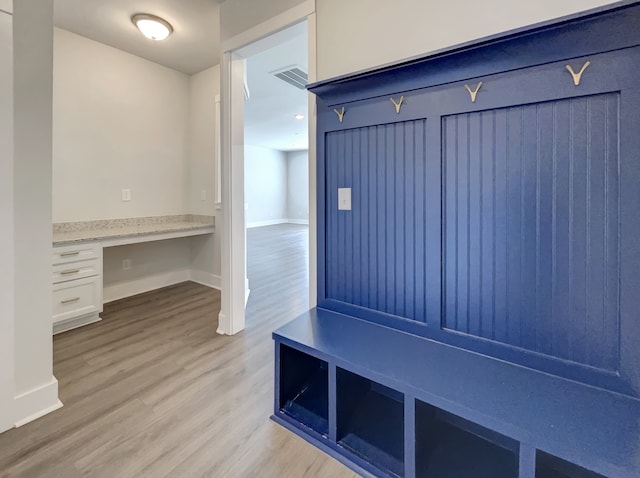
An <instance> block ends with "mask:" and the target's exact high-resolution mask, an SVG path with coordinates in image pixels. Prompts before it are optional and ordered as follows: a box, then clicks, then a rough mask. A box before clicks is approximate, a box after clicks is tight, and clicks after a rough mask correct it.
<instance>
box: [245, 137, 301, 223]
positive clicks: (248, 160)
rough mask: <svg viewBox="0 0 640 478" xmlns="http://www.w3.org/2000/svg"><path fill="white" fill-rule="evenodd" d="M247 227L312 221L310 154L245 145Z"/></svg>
mask: <svg viewBox="0 0 640 478" xmlns="http://www.w3.org/2000/svg"><path fill="white" fill-rule="evenodd" d="M244 160H245V193H244V194H245V204H246V206H247V210H246V218H247V227H259V226H267V225H271V224H282V223H285V222H295V223H304V224H307V223H308V221H309V153H308V151H296V152H288V153H285V152H282V151H276V150H273V149H268V148H262V147H258V146H250V145H245V148H244Z"/></svg>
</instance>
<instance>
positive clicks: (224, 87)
mask: <svg viewBox="0 0 640 478" xmlns="http://www.w3.org/2000/svg"><path fill="white" fill-rule="evenodd" d="M305 20H306V21H307V36H308V50H309V65H308V70H309V82H314V81H315V80H316V71H317V70H316V14H315V0H305V1H304V2H302V3H301V4H300V5H298V6H296V7H294V8H292V9H289V10H287V11H285V12H284V13H281V14H280V15H277V16H275V17H273V18H271V19H269V20H267V21H265V22H263V23H261V24H259V25H257V26H255V27H253V28H251V29H249V30H247V31H245V32H243V33H241V34H239V35H236V36H234V37H232V38H230V39H228V40H226V41H224V42H223V43H222V61H221V71H220V89H221V95H222V124H221V140H222V141H221V142H222V161H221V163H222V164H221V166H222V167H221V176H222V180H221V187H222V195H221V199H222V297H221V308H220V315H219V316H218V330H217V332H218V333H219V334H222V335H234V334H236V333H238V332H240V331H242V330H243V329H244V327H245V306H246V300H247V298H248V281H247V276H246V270H247V260H246V227H245V207H244V204H245V203H244V201H245V200H244V131H243V130H244V114H243V113H244V112H243V101H242V91H243V86H244V78H243V75H240V72H241V71H243V67H241V66H240V63H241V61H240V59H238V58H237V57H235V56H234V52H237V51H238V50H239V49H241V48H243V47H246V46H247V45H250V44H251V43H254V42H256V41H258V40H262V39H263V38H265V37H268V36H269V35H272V34H274V33H277V32H279V31H281V30H284V29H285V28H288V27H290V26H292V25H295V24H297V23H300V22H303V21H305ZM308 116H309V118H308V127H309V132H310V134H309V306H310V307H315V305H316V302H317V275H316V272H317V240H316V231H317V223H316V137H315V131H316V111H315V97H314V96H313V95H311V94H309V114H308Z"/></svg>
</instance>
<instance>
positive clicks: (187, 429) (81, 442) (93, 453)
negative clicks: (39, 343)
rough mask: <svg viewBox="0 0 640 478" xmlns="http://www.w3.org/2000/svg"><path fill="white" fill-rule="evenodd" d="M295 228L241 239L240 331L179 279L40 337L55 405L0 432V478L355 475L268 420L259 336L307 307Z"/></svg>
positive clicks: (263, 345) (303, 237)
mask: <svg viewBox="0 0 640 478" xmlns="http://www.w3.org/2000/svg"><path fill="white" fill-rule="evenodd" d="M307 234H308V232H307V227H305V226H295V225H283V226H270V227H264V228H259V229H251V230H249V231H248V255H249V270H248V275H249V281H250V287H251V296H250V299H249V303H248V306H247V328H246V330H245V331H243V332H242V333H240V334H239V335H237V336H235V337H223V336H219V335H216V334H215V330H216V326H217V315H218V312H219V310H220V294H219V292H217V291H213V290H211V289H208V288H206V287H203V286H199V285H197V284H193V283H189V282H187V283H183V284H178V285H175V286H171V287H168V288H165V289H161V290H158V291H154V292H150V293H147V294H142V295H139V296H136V297H132V298H129V299H125V300H121V301H118V302H115V303H112V304H109V305H108V306H107V307H105V312H104V314H103V318H104V320H103V321H102V322H100V323H97V324H94V325H91V326H87V327H84V328H81V329H77V330H75V331H71V332H67V333H64V334H61V335H58V336H56V337H55V339H54V373H55V375H56V377H57V378H58V380H59V382H60V396H61V399H62V401H63V402H64V404H65V406H64V407H63V408H62V409H60V410H58V411H56V412H54V413H52V414H50V415H48V416H46V417H44V418H42V419H40V420H37V421H35V422H33V423H30V424H28V425H26V426H24V427H22V428H19V429H14V430H10V431H8V432H6V433H4V434H1V435H0V476H2V477H14V476H16V477H28V478H32V477H61V478H74V477H80V476H84V477H105V478H107V477H108V478H112V477H114V478H115V477H117V478H125V477H154V478H156V477H158V478H160V477H166V476H170V477H200V476H207V477H234V478H235V477H331V478H334V477H336V478H339V477H355V476H357V475H354V474H353V473H352V472H350V471H349V470H347V469H346V468H345V467H344V466H342V465H341V464H339V463H338V462H336V461H335V460H333V459H331V458H329V457H328V456H326V455H324V454H323V453H322V452H320V451H318V450H317V449H315V448H314V447H312V446H311V445H309V444H307V443H306V442H304V441H303V440H302V439H300V438H298V437H296V436H295V435H293V434H292V433H290V432H288V431H286V430H284V429H283V428H281V427H279V426H278V425H276V424H274V423H273V422H271V421H270V420H269V416H270V414H271V411H272V407H273V342H272V340H271V331H272V330H273V329H275V328H277V327H278V326H280V325H282V324H284V323H286V322H288V321H289V320H291V319H293V318H294V317H295V316H296V315H298V314H299V313H301V312H303V311H304V310H305V309H306V308H307V306H308V304H307V287H308V277H307V267H306V264H307V247H306V241H307V237H308V236H307Z"/></svg>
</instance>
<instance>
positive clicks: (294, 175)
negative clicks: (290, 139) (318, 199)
mask: <svg viewBox="0 0 640 478" xmlns="http://www.w3.org/2000/svg"><path fill="white" fill-rule="evenodd" d="M287 218H288V219H289V220H292V221H296V222H297V221H301V222H305V221H306V222H307V223H308V221H309V152H308V151H292V152H290V153H287Z"/></svg>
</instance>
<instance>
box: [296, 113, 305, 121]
mask: <svg viewBox="0 0 640 478" xmlns="http://www.w3.org/2000/svg"><path fill="white" fill-rule="evenodd" d="M296 119H297V120H303V119H304V115H301V114H297V115H296Z"/></svg>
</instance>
